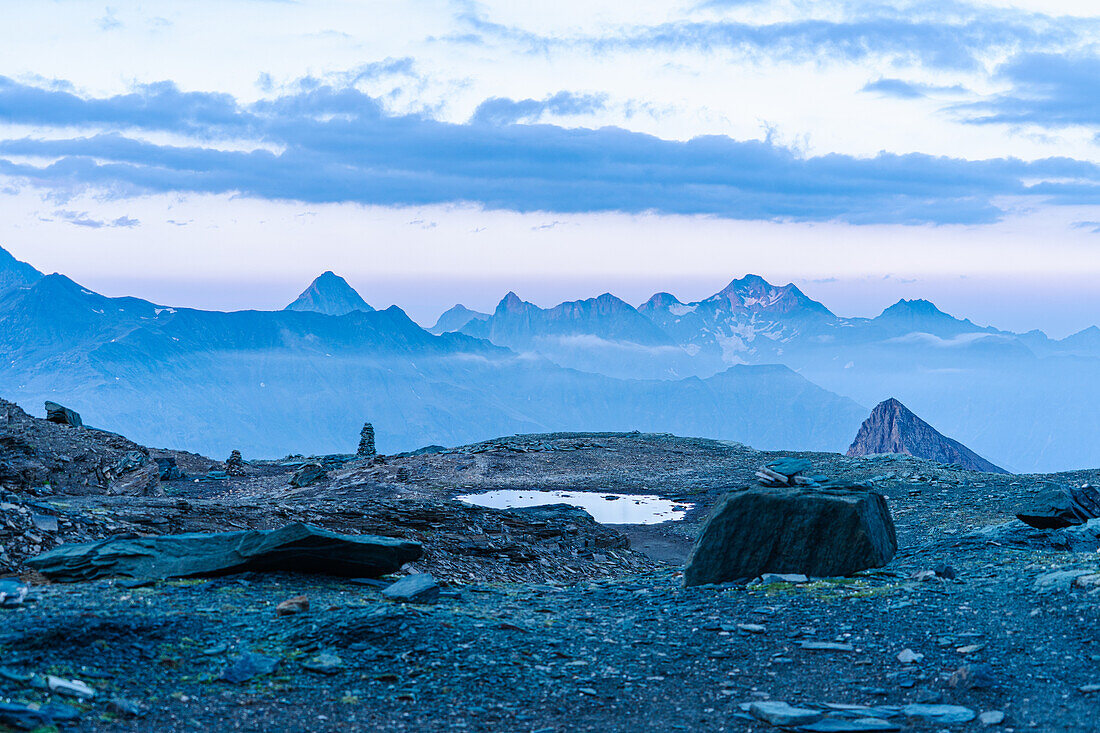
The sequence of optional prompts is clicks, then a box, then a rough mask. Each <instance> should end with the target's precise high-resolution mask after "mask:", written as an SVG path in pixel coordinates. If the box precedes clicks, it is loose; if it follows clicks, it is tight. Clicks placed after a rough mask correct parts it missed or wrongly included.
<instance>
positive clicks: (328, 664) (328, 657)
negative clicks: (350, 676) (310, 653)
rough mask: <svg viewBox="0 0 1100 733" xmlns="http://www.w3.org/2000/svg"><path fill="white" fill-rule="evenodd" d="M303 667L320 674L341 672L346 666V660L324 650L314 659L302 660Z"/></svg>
mask: <svg viewBox="0 0 1100 733" xmlns="http://www.w3.org/2000/svg"><path fill="white" fill-rule="evenodd" d="M302 667H303V668H304V669H308V670H309V671H310V672H317V673H318V674H339V672H340V670H342V669H343V668H344V661H343V660H342V659H340V657H338V656H336V655H335V654H331V653H329V652H322V653H321V654H318V655H317V656H315V657H313V658H312V659H310V660H308V661H305V662H302Z"/></svg>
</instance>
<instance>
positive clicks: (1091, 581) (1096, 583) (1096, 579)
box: [1073, 573, 1100, 588]
mask: <svg viewBox="0 0 1100 733" xmlns="http://www.w3.org/2000/svg"><path fill="white" fill-rule="evenodd" d="M1073 584H1074V585H1076V586H1077V587H1078V588H1100V573H1093V574H1091V575H1082V576H1081V577H1079V578H1077V580H1075V581H1073Z"/></svg>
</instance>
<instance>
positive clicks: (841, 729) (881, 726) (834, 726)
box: [797, 718, 901, 733]
mask: <svg viewBox="0 0 1100 733" xmlns="http://www.w3.org/2000/svg"><path fill="white" fill-rule="evenodd" d="M797 730H799V731H805V733H862V732H863V731H880V732H885V731H899V730H901V726H900V725H898V724H897V723H891V722H890V721H889V720H883V719H882V718H855V719H853V720H843V719H840V718H828V719H826V720H820V721H818V722H816V723H809V724H807V725H800V726H798V728H797Z"/></svg>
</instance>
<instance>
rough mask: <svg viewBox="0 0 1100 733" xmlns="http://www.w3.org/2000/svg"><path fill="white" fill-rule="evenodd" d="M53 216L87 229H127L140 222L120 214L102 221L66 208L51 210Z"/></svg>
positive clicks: (83, 212) (85, 213)
mask: <svg viewBox="0 0 1100 733" xmlns="http://www.w3.org/2000/svg"><path fill="white" fill-rule="evenodd" d="M53 216H54V217H56V218H57V219H60V220H61V221H66V222H68V223H70V224H72V225H73V226H78V227H87V228H89V229H102V228H103V227H123V228H126V229H129V228H132V227H136V226H138V225H140V224H141V222H140V221H138V220H137V219H131V218H130V217H128V216H120V217H118V218H117V219H112V220H111V221H103V220H100V219H94V218H92V217H91V216H90V215H89V214H88V212H87V211H69V210H67V209H58V210H57V211H55V212H53ZM42 221H54V219H42Z"/></svg>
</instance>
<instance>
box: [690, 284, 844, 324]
mask: <svg viewBox="0 0 1100 733" xmlns="http://www.w3.org/2000/svg"><path fill="white" fill-rule="evenodd" d="M707 300H708V301H711V302H714V301H728V302H729V304H730V305H731V306H732V307H733V308H735V309H744V310H749V311H753V312H759V311H773V312H775V313H783V314H786V313H792V312H795V311H808V312H814V313H818V314H821V315H828V316H832V315H833V313H832V311H830V310H829V309H828V308H826V307H825V306H824V305H822V304H821V303H819V302H817V301H816V300H814V299H813V298H811V297H809V296H808V295H806V294H805V293H803V292H802V291H801V290H799V289H798V287H797V286H796V285H795V284H794V283H787V284H786V285H772V284H771V283H770V282H768V281H767V280H765V279H764V278H762V277H761V276H759V275H754V274H752V273H749V274H747V275H745V276H744V277H742V278H740V279H737V280H733V281H731V282H730V284H729V285H727V286H726V287H724V288H723V289H722V290H720V291H718V292H717V293H715V294H714V295H712V296H711V297H710V298H708V299H707Z"/></svg>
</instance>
